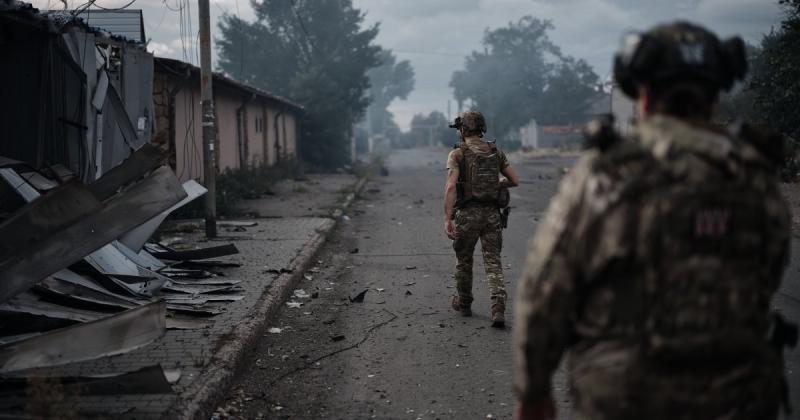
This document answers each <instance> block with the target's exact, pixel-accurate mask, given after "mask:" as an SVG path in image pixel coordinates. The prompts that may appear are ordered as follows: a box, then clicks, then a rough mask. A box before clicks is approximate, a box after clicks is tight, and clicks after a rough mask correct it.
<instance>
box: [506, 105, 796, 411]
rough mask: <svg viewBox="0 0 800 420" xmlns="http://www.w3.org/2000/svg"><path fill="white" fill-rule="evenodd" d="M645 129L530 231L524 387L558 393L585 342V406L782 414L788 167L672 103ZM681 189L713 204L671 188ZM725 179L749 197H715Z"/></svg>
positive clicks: (579, 374)
mask: <svg viewBox="0 0 800 420" xmlns="http://www.w3.org/2000/svg"><path fill="white" fill-rule="evenodd" d="M633 136H634V137H635V138H632V139H620V140H619V141H618V142H617V143H616V144H615V145H613V146H612V147H611V148H610V149H609V150H607V151H605V152H599V151H597V150H593V151H589V152H588V154H587V155H586V156H584V157H583V158H582V159H581V160H580V161H579V163H578V164H577V165H576V167H575V168H574V169H573V170H572V171H571V172H570V173H569V175H568V176H567V177H566V178H565V179H564V180H563V181H562V183H561V185H560V188H559V191H558V193H557V195H556V196H555V198H554V199H553V200H552V202H551V204H550V207H549V209H548V212H547V216H546V218H545V220H544V221H543V223H542V225H541V226H540V227H539V228H538V231H537V233H536V236H535V237H534V239H533V240H532V242H531V244H530V246H531V250H530V254H529V256H528V261H527V267H526V274H525V276H524V277H523V279H522V281H521V283H520V287H519V299H518V303H517V305H516V316H515V320H516V327H515V350H516V366H517V369H516V372H517V373H518V375H517V378H516V382H515V389H516V391H517V393H518V395H519V398H520V399H521V400H523V401H531V402H532V401H538V400H540V399H542V398H546V397H548V396H550V395H551V376H552V374H553V372H554V371H555V369H556V368H557V366H558V365H559V361H560V359H561V357H562V355H563V354H564V353H565V352H566V351H569V353H568V359H567V360H568V374H569V378H570V382H571V393H572V398H573V400H574V407H575V410H576V418H591V419H651V420H653V419H655V420H658V419H676V418H680V419H723V418H724V419H768V418H775V417H776V413H777V410H778V407H779V401H780V396H781V386H782V384H781V378H782V369H783V368H782V359H781V357H780V354H779V353H778V352H777V351H775V350H774V349H772V348H771V347H769V346H768V344H767V340H766V337H767V334H768V329H769V325H770V319H771V314H770V310H769V301H770V297H771V296H772V294H773V293H774V292H775V291H776V290H777V288H778V286H779V282H780V279H781V274H782V271H783V269H784V268H785V265H786V262H787V255H788V246H789V232H790V218H789V211H788V208H787V206H786V203H785V202H784V200H783V198H782V196H781V193H780V190H779V184H778V177H777V173H776V170H775V169H774V168H775V165H774V164H773V162H770V161H768V160H767V159H766V158H765V157H764V155H763V154H762V153H760V152H759V151H758V150H757V149H756V148H755V147H754V146H753V144H754V142H752V141H750V139H748V140H747V141H744V140H742V139H740V138H739V137H737V136H733V135H730V134H728V133H726V132H722V131H719V130H717V129H714V128H711V127H710V126H709V127H700V126H697V125H690V124H688V123H686V122H684V121H683V120H679V119H675V118H671V117H668V116H662V115H655V116H651V117H649V118H648V119H646V120H644V121H643V122H641V123H640V124H639V126H638V128H637V129H636V131H635V133H634V135H633ZM726 189H727V190H726ZM675 191H679V192H680V194H683V196H684V197H695V198H697V199H698V200H699V201H698V202H697V203H702V204H697V203H694V202H691V200H688V199H687V200H688V201H687V200H672V201H664V200H659V197H662V196H663V195H664V194H673V193H674V192H675ZM713 191H732V192H735V193H734V194H729V195H728V196H727V197H728V199H729V200H735V202H736V205H732V206H728V207H725V206H726V204H730V203H723V204H721V205H720V206H721V207H719V208H723V211H722V212H721V213H714V212H709V211H705V210H703V209H702V208H700V207H702V206H703V205H707V204H708V203H705V202H703V201H702V200H703V199H704V198H705V197H708V195H709V194H713ZM693 192H700V194H699V195H692V193H693ZM737 193H738V194H737ZM665 221H673V222H672V223H664V222H665ZM684 222H688V223H684ZM648 223H660V224H661V225H659V226H652V225H648ZM686 232H689V234H690V235H694V237H695V239H694V240H693V241H688V243H687V241H680V238H682V236H681V235H683V234H684V233H686ZM654 247H655V248H654ZM650 249H655V251H653V252H650ZM664 273H669V274H670V275H672V274H676V275H675V276H673V277H669V278H668V279H667V280H669V284H664V283H662V281H664V280H665V279H664V275H662V274H664ZM670 305H675V307H679V308H680V309H681V310H683V312H677V314H673V313H672V312H671V311H674V310H675V309H674V307H671V306H670ZM661 314H671V315H675V316H672V317H671V318H669V319H666V318H663V317H662V318H659V317H660V316H661ZM693 328H694V329H693ZM675 331H679V333H676V332H675ZM687 331H688V332H687ZM673 333H674V334H676V335H675V336H671V335H670V334H673ZM706 338H708V340H705V341H704V339H706ZM715 340H716V341H715ZM670 344H677V345H678V346H677V348H668V347H669V345H670ZM665 349H667V350H665ZM659 351H666V353H664V354H668V355H669V356H665V357H662V358H659ZM676 355H680V356H676Z"/></svg>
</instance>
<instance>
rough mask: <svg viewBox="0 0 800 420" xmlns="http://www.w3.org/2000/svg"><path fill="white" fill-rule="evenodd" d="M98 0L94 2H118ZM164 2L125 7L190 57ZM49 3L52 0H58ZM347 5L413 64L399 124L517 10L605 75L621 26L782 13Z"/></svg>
mask: <svg viewBox="0 0 800 420" xmlns="http://www.w3.org/2000/svg"><path fill="white" fill-rule="evenodd" d="M69 1H71V2H82V1H83V0H69ZM98 1H99V2H100V3H99V4H101V5H103V6H104V7H114V6H119V5H122V4H124V3H125V2H126V0H98ZM165 1H166V5H168V6H170V7H171V8H172V9H177V5H178V1H180V0H137V1H136V3H134V5H133V6H132V7H134V8H141V9H142V10H143V11H144V18H145V28H146V31H147V36H148V37H149V38H150V39H151V43H150V49H151V50H152V51H154V52H155V54H156V55H159V56H166V57H172V58H177V59H184V60H188V61H192V62H194V63H196V62H197V58H196V57H197V51H196V46H195V42H194V41H195V40H196V36H197V28H198V26H197V3H196V2H194V1H193V0H186V3H185V4H186V5H187V8H186V9H184V12H175V11H172V10H169V9H168V8H167V7H166V6H165ZM49 3H50V6H51V7H53V6H54V5H56V4H58V1H57V0H49ZM47 4H48V0H36V1H35V2H34V5H35V6H36V7H39V8H46V7H47ZM353 4H354V6H355V7H357V8H359V9H361V10H362V11H364V12H365V14H366V18H365V25H372V24H374V23H376V22H380V23H381V31H380V33H379V35H378V38H377V43H378V44H380V45H382V46H384V47H386V48H390V49H392V50H394V51H395V54H396V55H397V56H398V58H400V59H407V60H410V61H411V64H412V65H413V66H414V70H415V73H416V80H417V83H416V90H415V91H414V92H413V93H412V94H411V95H410V96H409V98H408V100H406V101H396V102H395V103H393V104H392V105H391V106H390V110H391V111H393V112H394V113H395V114H396V117H397V120H398V123H399V124H400V126H401V127H404V128H407V127H408V124H409V122H410V120H411V118H412V117H413V115H414V114H415V113H427V112H430V111H433V110H439V111H442V112H446V110H447V102H448V100H450V99H451V98H452V92H451V91H450V88H449V87H448V83H449V82H450V77H451V75H452V73H453V71H455V70H458V69H460V68H462V66H463V63H464V56H466V55H467V54H469V52H470V51H473V50H477V49H481V48H482V46H481V39H482V37H483V33H484V30H485V29H486V28H498V27H502V26H506V25H507V24H508V23H509V22H511V21H517V20H518V19H519V18H520V17H522V16H524V15H532V16H535V17H538V18H542V19H550V20H552V22H553V24H554V25H555V30H554V31H552V33H551V34H550V37H551V39H552V40H553V41H554V42H555V43H556V44H557V45H559V46H561V48H562V50H563V51H564V52H565V53H566V54H569V55H572V56H574V57H577V58H583V59H585V60H587V61H588V62H589V64H591V65H592V66H593V67H594V69H595V71H596V72H597V73H598V74H599V75H600V77H604V76H608V75H609V73H610V69H611V57H612V55H613V53H614V52H615V51H616V49H617V47H618V45H619V40H620V38H621V36H622V34H624V33H626V32H628V31H631V30H645V29H647V28H649V27H651V26H653V25H655V24H657V23H662V22H666V21H671V20H675V19H688V20H692V21H696V22H699V23H702V24H704V25H707V26H708V27H709V28H711V29H712V30H714V31H716V32H718V33H719V34H720V35H723V36H730V35H733V34H741V35H742V36H743V37H744V38H745V39H746V40H748V41H750V42H753V43H758V42H759V41H760V39H761V37H762V36H763V34H764V33H767V32H769V31H770V29H771V28H772V26H774V25H776V24H777V23H778V22H779V21H780V19H781V17H782V12H781V9H780V8H779V7H778V5H777V0H672V1H664V0H402V1H398V0H353ZM224 13H230V14H238V15H239V16H240V17H242V18H243V19H246V20H251V21H252V20H253V19H255V13H254V12H253V9H252V7H251V6H250V2H249V1H248V0H211V18H212V28H211V30H212V36H216V35H217V34H218V28H217V25H216V22H217V20H218V19H219V17H220V16H222V15H223V14H224ZM187 17H188V18H189V19H188V20H187V19H186V18H187ZM181 34H183V35H184V37H183V41H181ZM212 42H213V41H212ZM212 46H213V44H212ZM453 111H454V110H453Z"/></svg>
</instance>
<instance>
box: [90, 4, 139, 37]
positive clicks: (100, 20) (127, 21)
mask: <svg viewBox="0 0 800 420" xmlns="http://www.w3.org/2000/svg"><path fill="white" fill-rule="evenodd" d="M78 17H80V18H81V19H83V21H84V22H86V24H87V25H89V26H92V27H95V28H100V29H103V30H106V31H108V32H111V33H112V34H114V35H119V36H123V37H125V38H127V39H129V40H131V41H136V42H141V43H145V42H146V41H147V38H145V33H144V19H143V18H142V11H141V10H133V9H132V10H97V9H92V10H87V11H85V12H83V13H81V14H79V15H78Z"/></svg>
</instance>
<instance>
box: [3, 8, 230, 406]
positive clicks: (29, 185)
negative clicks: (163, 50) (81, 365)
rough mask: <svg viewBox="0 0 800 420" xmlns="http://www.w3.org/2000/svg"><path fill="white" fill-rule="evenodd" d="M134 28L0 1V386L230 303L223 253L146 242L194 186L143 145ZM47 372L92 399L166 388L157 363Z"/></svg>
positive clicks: (148, 121)
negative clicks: (121, 29)
mask: <svg viewBox="0 0 800 420" xmlns="http://www.w3.org/2000/svg"><path fill="white" fill-rule="evenodd" d="M90 22H91V20H90ZM141 35H142V36H141V38H140V39H129V38H126V37H123V36H119V35H114V34H111V33H109V32H107V31H105V30H103V29H100V28H97V27H94V26H91V25H88V24H86V23H85V22H84V20H82V19H79V18H78V17H76V16H73V15H72V14H70V13H69V12H47V13H45V12H41V11H39V10H37V9H34V8H32V7H31V6H29V5H27V4H24V3H19V2H16V1H13V0H0V46H2V49H3V55H2V60H3V62H2V65H0V74H2V75H3V76H4V78H3V80H4V81H6V82H4V83H2V84H0V279H2V281H1V282H0V388H2V389H3V390H4V391H3V392H4V393H8V392H11V393H13V392H14V390H15V389H16V390H18V391H21V392H24V386H25V384H26V383H27V379H30V378H31V375H34V376H36V375H41V373H36V374H30V373H29V370H30V369H36V368H43V367H48V366H56V365H63V364H67V363H72V362H80V361H86V360H94V359H99V358H104V357H108V356H113V355H118V354H122V353H125V352H129V351H131V350H134V349H138V348H141V347H143V346H147V345H149V344H150V343H152V342H153V341H155V340H157V339H158V338H159V337H161V336H163V335H164V333H165V331H166V330H167V329H191V328H197V326H198V325H204V324H205V323H206V322H208V320H209V319H213V317H214V316H215V315H217V314H220V313H222V312H223V311H224V310H225V302H231V301H237V300H240V299H241V298H242V295H241V293H240V292H241V288H240V287H239V286H238V282H237V281H235V280H229V279H225V278H217V277H216V275H215V273H214V271H215V270H217V269H218V268H219V267H225V266H227V265H230V264H229V263H226V262H224V261H219V260H215V259H218V258H220V257H225V256H227V255H231V254H235V253H237V252H238V251H237V250H236V248H235V247H234V246H233V245H221V246H215V247H207V248H203V249H192V250H176V249H171V248H169V247H167V246H164V245H160V244H158V243H154V242H149V241H150V240H151V237H152V236H153V234H154V233H155V232H156V230H157V229H158V227H159V225H160V224H161V222H162V221H163V220H164V219H165V218H166V217H167V216H168V215H169V214H170V212H172V211H174V210H176V209H177V208H179V207H181V206H183V205H185V204H187V203H188V202H190V201H191V200H194V199H196V198H198V197H200V196H202V195H203V194H204V193H205V192H206V190H205V188H203V186H202V185H200V184H199V183H198V182H196V181H195V180H194V179H192V177H188V178H185V179H184V180H183V182H182V181H181V180H179V178H178V176H176V174H175V171H174V170H173V168H171V167H170V166H169V165H168V164H167V155H166V154H164V153H163V152H162V151H161V150H160V149H159V148H158V147H156V146H154V145H153V144H152V140H153V137H154V134H155V133H156V129H155V127H156V126H155V120H156V108H155V107H154V101H153V68H154V60H153V56H152V54H150V53H148V52H147V50H146V48H145V46H144V44H143V42H142V41H143V40H144V33H143V32H142V34H141ZM8 81H12V82H8ZM197 260H204V261H197ZM198 320H202V322H199V321H198ZM143 378H144V379H143ZM50 379H52V380H62V382H64V383H71V384H74V383H79V384H82V385H83V390H84V392H86V390H89V391H88V392H97V393H109V392H118V393H126V392H130V393H137V392H142V393H148V392H169V389H170V386H169V385H170V383H173V382H174V381H175V380H177V378H176V372H174V371H167V370H164V369H162V368H161V367H159V366H152V367H148V368H145V369H142V370H137V371H134V372H113V374H106V375H104V376H102V377H71V378H50ZM142 383H150V384H156V385H157V384H162V385H163V386H161V387H159V386H155V387H154V386H146V387H142V386H138V385H137V384H139V385H141V384H142ZM15 384H16V385H18V388H15ZM104 384H105V385H108V384H113V385H114V386H113V387H112V388H113V390H110V389H109V387H108V386H104ZM9 390H11V391H9ZM91 390H94V391H91Z"/></svg>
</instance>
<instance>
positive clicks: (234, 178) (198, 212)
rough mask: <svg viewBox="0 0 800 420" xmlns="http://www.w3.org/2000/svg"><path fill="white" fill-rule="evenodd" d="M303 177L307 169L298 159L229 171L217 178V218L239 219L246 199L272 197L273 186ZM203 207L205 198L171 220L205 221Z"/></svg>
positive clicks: (179, 210)
mask: <svg viewBox="0 0 800 420" xmlns="http://www.w3.org/2000/svg"><path fill="white" fill-rule="evenodd" d="M303 177H305V168H304V166H303V164H302V163H301V162H300V161H298V160H285V161H280V162H277V163H276V164H274V165H272V166H263V165H262V166H255V167H248V168H240V169H226V170H225V171H223V172H222V173H221V174H219V175H217V216H220V217H228V216H236V215H238V206H239V204H240V203H241V202H242V201H243V200H247V199H253V198H259V197H261V196H262V195H268V194H272V191H271V188H272V186H273V185H275V183H276V182H278V181H280V180H282V179H297V178H303ZM297 188H304V187H302V186H299V187H297ZM298 192H302V191H298ZM203 207H204V204H203V199H198V200H195V201H193V202H191V203H189V204H188V205H186V206H184V207H182V208H180V209H178V210H177V211H175V212H174V213H172V215H171V216H170V219H173V220H177V219H194V218H202V217H203V216H204V214H203Z"/></svg>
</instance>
